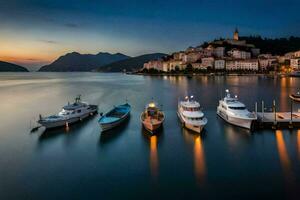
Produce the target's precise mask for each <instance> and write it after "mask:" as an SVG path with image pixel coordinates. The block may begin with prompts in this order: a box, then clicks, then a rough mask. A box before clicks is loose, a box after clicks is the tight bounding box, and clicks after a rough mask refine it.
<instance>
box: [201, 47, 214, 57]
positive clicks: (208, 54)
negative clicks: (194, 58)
mask: <svg viewBox="0 0 300 200" xmlns="http://www.w3.org/2000/svg"><path fill="white" fill-rule="evenodd" d="M202 55H203V57H211V56H212V55H213V49H210V48H206V49H203V50H202Z"/></svg>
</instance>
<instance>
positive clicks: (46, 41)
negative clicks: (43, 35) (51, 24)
mask: <svg viewBox="0 0 300 200" xmlns="http://www.w3.org/2000/svg"><path fill="white" fill-rule="evenodd" d="M39 41H40V42H44V43H47V44H58V42H57V41H55V40H39Z"/></svg>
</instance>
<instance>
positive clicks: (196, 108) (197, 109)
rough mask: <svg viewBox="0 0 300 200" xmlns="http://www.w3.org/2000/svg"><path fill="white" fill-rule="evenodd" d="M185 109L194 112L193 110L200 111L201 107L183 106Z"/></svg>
mask: <svg viewBox="0 0 300 200" xmlns="http://www.w3.org/2000/svg"><path fill="white" fill-rule="evenodd" d="M183 110H185V111H191V112H193V111H199V110H200V108H199V107H183Z"/></svg>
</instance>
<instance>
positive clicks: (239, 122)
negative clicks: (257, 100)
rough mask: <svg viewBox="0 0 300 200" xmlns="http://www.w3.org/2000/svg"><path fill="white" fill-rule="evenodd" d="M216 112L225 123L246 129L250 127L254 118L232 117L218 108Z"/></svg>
mask: <svg viewBox="0 0 300 200" xmlns="http://www.w3.org/2000/svg"><path fill="white" fill-rule="evenodd" d="M217 114H218V115H219V116H220V117H221V118H222V119H223V120H225V121H226V122H227V123H229V124H232V125H235V126H238V127H241V128H246V129H252V124H253V121H254V119H244V118H238V117H233V116H230V115H228V114H226V113H225V112H223V111H222V110H220V109H218V110H217Z"/></svg>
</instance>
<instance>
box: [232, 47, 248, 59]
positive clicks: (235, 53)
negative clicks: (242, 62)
mask: <svg viewBox="0 0 300 200" xmlns="http://www.w3.org/2000/svg"><path fill="white" fill-rule="evenodd" d="M227 53H228V55H230V56H231V57H232V58H235V59H250V58H251V53H250V52H247V51H240V50H239V49H231V50H230V51H228V52H227Z"/></svg>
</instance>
